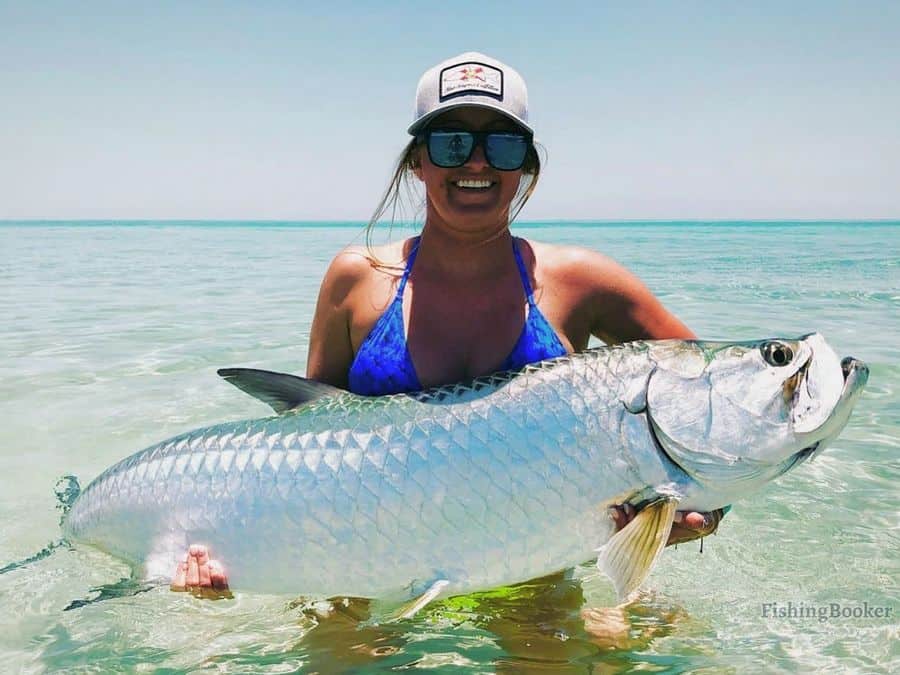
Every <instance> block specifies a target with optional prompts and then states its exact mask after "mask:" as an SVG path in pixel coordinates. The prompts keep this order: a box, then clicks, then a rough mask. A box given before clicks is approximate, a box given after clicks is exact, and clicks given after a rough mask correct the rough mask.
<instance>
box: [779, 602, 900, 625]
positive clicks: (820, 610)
mask: <svg viewBox="0 0 900 675" xmlns="http://www.w3.org/2000/svg"><path fill="white" fill-rule="evenodd" d="M761 616H762V618H764V619H800V620H804V619H814V620H816V621H818V622H819V623H825V622H826V621H839V620H842V619H890V618H892V617H893V616H894V608H893V607H884V606H879V605H870V604H869V603H868V602H863V603H862V604H859V603H856V604H852V605H850V604H846V603H841V602H830V603H828V604H825V605H814V604H812V603H808V602H797V603H794V602H787V603H786V604H784V603H779V602H764V603H763V604H762V614H761Z"/></svg>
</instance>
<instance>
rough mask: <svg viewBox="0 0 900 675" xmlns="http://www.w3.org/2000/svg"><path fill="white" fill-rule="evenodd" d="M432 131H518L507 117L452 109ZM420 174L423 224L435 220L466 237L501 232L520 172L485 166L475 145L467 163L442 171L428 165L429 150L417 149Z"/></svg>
mask: <svg viewBox="0 0 900 675" xmlns="http://www.w3.org/2000/svg"><path fill="white" fill-rule="evenodd" d="M429 128H431V129H462V130H466V131H520V129H519V127H517V126H516V124H515V122H513V121H512V120H510V119H509V118H508V117H506V116H504V115H502V114H500V113H498V112H494V111H493V110H488V109H486V108H457V109H455V110H450V111H448V112H446V113H444V114H443V115H440V116H439V117H437V118H435V120H434V121H433V122H432V123H431V124H430V125H429ZM419 162H420V167H421V168H420V169H419V170H418V171H417V172H416V173H417V175H418V176H419V178H420V179H421V180H422V181H423V182H424V183H425V194H426V196H427V208H428V214H427V216H428V218H429V219H430V220H432V221H433V220H434V219H435V218H438V219H440V221H441V222H443V223H444V224H445V225H446V226H447V227H448V228H449V229H451V230H457V231H460V232H465V233H473V234H474V233H476V232H482V231H487V232H493V231H494V230H496V229H497V228H498V227H499V226H502V227H506V225H507V224H508V220H509V206H510V203H511V202H512V200H513V197H515V195H516V191H517V190H518V188H519V181H520V179H521V178H522V171H521V169H519V170H516V171H499V170H497V169H495V168H493V167H492V166H491V165H490V164H488V163H487V160H486V159H485V156H484V148H482V147H481V145H480V144H479V145H477V146H476V147H475V149H474V150H473V151H472V156H471V157H470V158H469V161H468V162H466V163H465V164H463V165H462V166H460V167H456V168H453V169H443V168H441V167H439V166H435V165H434V164H432V163H431V160H430V159H429V157H428V149H427V148H426V147H425V146H424V145H422V146H420V147H419Z"/></svg>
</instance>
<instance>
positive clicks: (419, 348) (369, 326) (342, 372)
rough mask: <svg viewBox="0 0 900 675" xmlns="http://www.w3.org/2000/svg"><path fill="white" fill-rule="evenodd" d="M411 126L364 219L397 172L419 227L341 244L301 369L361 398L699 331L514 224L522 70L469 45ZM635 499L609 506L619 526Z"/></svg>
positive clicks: (519, 195) (526, 151) (526, 181)
mask: <svg viewBox="0 0 900 675" xmlns="http://www.w3.org/2000/svg"><path fill="white" fill-rule="evenodd" d="M409 133H410V135H411V136H412V137H413V138H412V140H411V141H410V142H409V144H408V145H407V147H406V149H405V150H404V153H403V155H402V157H401V159H400V162H399V163H398V166H397V170H396V171H395V174H394V179H393V181H392V183H391V186H390V188H389V189H388V192H387V194H386V195H385V197H384V199H383V200H382V203H381V205H380V206H379V208H378V210H377V211H376V213H375V215H374V216H373V218H372V221H371V223H370V228H371V227H372V226H373V225H374V223H375V222H376V221H377V220H378V219H379V218H380V217H381V216H382V215H383V214H384V213H385V212H386V211H387V210H388V208H390V207H396V203H397V200H398V199H399V193H400V189H401V186H402V185H403V184H404V182H405V181H410V180H413V181H420V182H421V183H422V184H423V185H424V189H425V223H424V226H423V228H422V232H421V234H420V235H419V236H417V237H413V238H411V239H407V240H406V241H402V242H398V243H394V244H389V245H386V246H381V247H374V248H372V247H366V248H351V249H347V250H345V251H343V252H341V253H339V254H338V255H337V257H335V259H334V260H333V261H332V263H331V265H330V267H329V268H328V271H327V272H326V274H325V278H324V280H323V281H322V287H321V290H320V293H319V299H318V304H317V307H316V312H315V316H314V318H313V323H312V330H311V334H310V347H309V358H308V363H307V371H306V375H307V377H309V378H312V379H315V380H319V381H321V382H326V383H328V384H332V385H335V386H337V387H342V388H345V389H349V390H350V391H353V392H356V393H359V394H364V395H384V394H392V393H398V392H403V391H415V390H419V389H423V388H427V387H432V386H437V385H442V384H448V383H454V382H459V381H463V380H469V379H471V378H473V377H477V376H479V375H485V374H488V373H491V372H496V371H499V370H510V369H517V368H521V367H522V366H524V365H526V364H528V363H533V362H536V361H540V360H542V359H545V358H552V357H555V356H561V355H563V354H566V353H571V352H574V351H579V350H582V349H585V348H586V347H587V345H588V340H589V339H590V337H591V336H592V335H594V336H597V337H598V338H600V339H602V340H603V341H604V342H606V343H607V344H612V343H617V342H626V341H629V340H636V339H642V338H693V337H694V334H693V333H692V332H691V331H690V330H689V329H688V328H687V327H686V326H685V325H684V324H683V323H681V322H680V321H679V320H678V319H677V318H675V317H674V316H673V315H672V314H670V313H669V312H668V311H667V310H666V309H665V308H664V307H663V306H662V304H661V303H660V302H659V300H657V299H656V298H655V297H654V296H653V294H652V293H651V292H650V291H649V290H648V289H647V287H646V286H644V285H643V284H642V283H641V282H640V280H639V279H637V277H635V276H634V275H633V274H631V273H630V272H628V271H627V270H626V269H624V268H623V267H621V266H620V265H618V264H616V263H615V262H614V261H612V260H610V259H609V258H607V257H605V256H603V255H601V254H599V253H596V252H594V251H589V250H586V249H582V248H577V247H573V246H557V245H553V244H544V243H539V242H531V241H526V240H524V239H520V238H516V237H513V235H512V234H511V233H510V231H509V223H510V221H511V220H512V218H514V217H515V214H516V213H518V211H519V210H520V209H521V208H522V206H523V205H524V204H525V202H526V201H527V199H528V197H529V196H530V195H531V193H532V191H533V190H534V187H535V185H536V183H537V179H538V176H539V174H540V160H539V157H538V155H537V152H536V151H535V148H534V144H533V131H532V129H531V127H530V126H529V125H528V103H527V93H526V89H525V83H524V81H523V80H522V78H521V76H520V75H519V74H518V73H517V72H516V71H514V70H513V69H511V68H510V67H508V66H506V65H505V64H503V63H501V62H499V61H497V60H495V59H492V58H490V57H487V56H485V55H483V54H478V53H475V52H469V53H466V54H461V55H460V56H457V57H455V58H453V59H449V60H447V61H444V62H443V63H440V64H438V65H437V66H435V67H434V68H432V69H430V70H428V71H427V72H426V73H425V74H424V75H423V76H422V78H421V80H420V81H419V86H418V90H417V93H416V116H415V120H414V122H413V124H412V125H411V126H410V127H409ZM633 515H634V514H633V512H632V510H631V508H630V507H628V506H626V507H624V508H621V509H616V510H615V511H614V513H612V514H611V516H612V517H613V519H614V520H615V521H616V524H617V526H618V527H622V526H624V525H625V524H626V523H627V522H628V520H630V518H631V517H633ZM721 516H722V514H721V512H717V513H714V514H706V515H705V516H704V515H703V514H699V513H688V514H681V515H680V517H679V518H676V525H675V526H674V527H673V530H672V534H671V536H670V539H669V543H670V544H671V543H676V542H679V541H686V540H689V539H693V538H696V537H700V536H705V535H706V534H709V533H710V532H711V531H713V530H714V529H715V527H716V526H717V525H718V521H719V520H720V519H721ZM225 584H226V579H225V575H224V572H223V570H222V567H221V566H220V565H217V564H216V563H215V562H210V561H209V557H208V554H207V552H206V550H205V549H204V548H203V547H191V551H190V553H189V555H188V556H187V557H186V561H185V562H184V563H182V565H181V566H180V567H179V570H178V572H177V573H176V578H175V580H174V581H173V588H175V589H177V590H182V589H186V588H193V587H208V586H213V587H224V586H225Z"/></svg>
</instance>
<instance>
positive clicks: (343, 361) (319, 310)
mask: <svg viewBox="0 0 900 675" xmlns="http://www.w3.org/2000/svg"><path fill="white" fill-rule="evenodd" d="M370 272H371V268H370V266H369V262H368V260H367V259H366V258H365V257H364V256H362V255H360V254H359V253H356V252H354V251H343V252H341V253H339V254H338V255H337V256H336V257H335V258H334V260H332V261H331V265H330V266H329V267H328V271H327V272H325V278H324V279H323V280H322V286H321V288H320V289H319V298H318V300H317V301H316V311H315V314H314V315H313V321H312V327H311V328H310V333H309V354H308V356H307V361H306V377H308V378H310V379H312V380H317V381H319V382H324V383H326V384H330V385H333V386H335V387H341V388H343V389H346V388H347V372H348V371H349V370H350V365H351V364H352V363H353V356H354V352H353V344H352V342H351V340H350V326H351V320H352V316H353V313H352V306H353V300H354V295H355V294H357V293H358V292H359V287H360V286H361V285H362V282H363V280H364V279H365V277H366V275H368V274H369V273H370Z"/></svg>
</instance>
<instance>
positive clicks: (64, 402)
mask: <svg viewBox="0 0 900 675" xmlns="http://www.w3.org/2000/svg"><path fill="white" fill-rule="evenodd" d="M514 230H515V231H516V233H517V234H519V235H520V236H525V237H529V238H534V239H542V240H547V241H556V242H565V243H573V244H581V245H585V246H589V247H592V248H596V249H598V250H601V251H603V252H605V253H607V254H608V255H611V256H612V257H614V258H616V259H617V260H619V261H620V262H622V263H624V264H625V265H627V266H628V267H629V268H631V269H632V270H634V271H635V272H636V273H637V274H638V275H639V276H641V277H642V278H643V279H644V281H645V282H646V283H647V284H648V285H649V286H650V288H651V289H652V290H653V291H654V292H656V293H657V295H659V297H660V298H661V299H662V300H663V302H664V303H665V304H666V305H667V306H668V307H669V308H670V309H671V310H672V311H674V312H675V313H676V314H677V315H678V316H679V317H680V318H682V319H683V320H684V321H685V322H686V323H687V324H688V325H690V326H691V327H692V328H693V329H694V330H695V331H696V332H697V333H698V334H700V335H701V336H703V337H706V338H716V339H729V340H739V339H755V338H761V337H768V336H779V335H780V336H796V335H801V334H804V333H807V332H811V331H814V330H815V331H819V332H821V333H823V334H824V335H825V336H826V338H827V339H828V340H829V342H830V343H831V344H832V346H834V347H835V349H836V351H837V352H838V353H839V354H842V355H846V354H852V355H853V356H856V357H858V358H861V359H863V360H864V361H866V362H867V363H868V364H869V366H870V369H871V375H870V379H869V385H868V387H867V389H866V391H865V393H864V394H863V397H862V398H861V399H860V401H859V403H858V404H857V407H856V410H855V412H854V415H853V417H852V418H851V420H850V423H849V425H848V426H847V428H846V429H845V431H844V433H843V435H842V436H841V437H840V439H838V441H836V442H835V443H834V444H833V446H832V447H830V448H828V450H827V451H826V452H825V453H823V454H822V455H821V456H820V457H819V458H818V459H817V460H816V461H814V462H812V463H809V464H805V465H803V466H802V467H800V468H798V469H797V470H796V471H794V472H792V473H790V474H788V475H786V476H784V477H783V478H782V479H780V480H779V481H778V482H777V483H774V484H772V485H770V486H769V487H768V488H767V489H766V490H765V491H764V492H763V493H761V494H760V495H758V496H756V497H754V498H753V499H749V500H745V501H742V502H739V503H737V504H736V505H735V506H734V509H733V510H732V512H731V513H730V514H729V516H728V517H727V518H726V520H725V521H724V523H723V525H722V527H721V528H720V531H719V533H718V534H717V535H715V536H713V537H709V538H707V540H706V541H705V544H704V550H703V553H702V554H701V553H700V551H699V544H696V543H693V544H688V545H682V546H679V547H678V548H677V549H674V548H669V549H667V551H666V552H665V553H664V555H663V557H662V559H661V562H660V564H659V566H658V567H657V569H656V570H655V572H654V573H653V575H652V576H651V579H650V582H649V583H648V585H647V587H648V591H647V593H646V596H645V597H644V598H643V599H642V600H641V601H640V602H639V603H638V604H636V605H635V606H633V607H631V608H629V609H628V610H627V611H626V612H625V613H624V614H622V615H616V614H614V613H610V612H603V611H601V610H600V609H598V608H602V607H605V606H608V605H609V604H610V603H611V602H612V599H613V596H612V592H611V590H610V588H609V586H608V585H607V583H606V582H605V580H604V579H603V578H601V577H599V576H598V575H597V573H596V572H595V571H594V570H593V569H592V567H591V566H590V565H585V566H583V567H581V568H579V569H578V570H576V573H575V575H574V578H571V579H563V578H555V579H548V580H542V581H536V582H531V583H528V584H525V585H522V586H520V587H516V588H513V589H501V590H498V591H496V592H491V593H485V594H480V595H478V596H468V597H465V598H456V599H451V600H449V601H446V602H444V603H440V604H437V605H436V606H434V607H432V608H429V609H428V610H426V611H425V612H423V613H421V614H420V615H419V616H417V617H416V618H415V619H413V620H411V621H406V622H401V623H398V624H394V625H391V626H371V625H366V624H365V623H363V624H362V626H360V625H359V624H358V619H359V617H360V615H364V614H365V611H364V608H363V607H360V606H359V605H358V604H352V603H351V604H350V605H349V606H348V607H343V606H341V607H338V608H337V609H336V610H335V611H334V612H333V613H332V614H331V616H330V617H329V618H327V619H322V618H319V617H318V616H317V615H316V614H315V613H314V612H312V611H310V610H308V609H306V608H304V607H302V606H296V603H292V602H291V600H290V598H284V597H269V596H258V595H251V594H242V593H238V594H237V595H236V597H235V599H233V600H223V601H217V602H211V601H200V600H197V599H195V598H192V597H190V596H188V595H186V594H175V593H171V592H169V591H168V590H167V589H165V588H150V589H149V590H144V591H143V592H140V593H137V594H131V592H133V590H135V589H131V592H124V593H123V594H122V595H121V597H110V598H108V599H104V600H102V601H97V602H93V603H90V604H86V605H84V606H82V607H79V608H77V609H72V610H68V611H66V610H65V608H66V607H67V606H69V605H70V603H72V602H73V601H78V600H84V599H91V598H94V597H96V596H97V595H98V593H97V592H94V591H92V590H91V589H93V588H98V587H101V586H109V585H110V584H115V583H116V582H118V581H119V580H120V579H123V578H125V577H127V576H128V574H129V570H128V568H127V567H126V566H125V565H123V564H122V563H120V562H118V561H116V560H114V559H112V558H110V557H108V556H105V555H103V554H101V553H98V552H93V551H90V550H88V549H83V550H66V549H59V550H56V551H55V552H54V553H53V554H52V555H50V556H49V557H47V558H45V559H43V560H39V561H37V562H35V563H33V564H31V565H28V566H25V567H22V568H19V569H15V570H13V571H10V572H8V573H5V574H2V575H0V670H2V671H4V672H14V671H25V672H41V671H59V670H66V671H76V672H77V671H109V670H125V671H132V670H157V669H174V670H176V671H180V670H214V671H222V672H292V671H294V670H297V669H300V670H303V671H305V672H314V671H319V672H335V671H341V670H344V671H346V670H350V671H353V672H366V671H370V670H371V671H375V670H388V669H396V670H418V669H429V670H434V671H437V672H496V671H501V672H572V673H587V672H596V673H607V672H619V671H623V670H632V669H633V670H643V671H650V672H684V671H691V672H745V671H760V670H766V671H770V672H772V671H774V672H794V671H797V670H801V671H812V670H822V669H824V670H831V671H833V672H846V671H860V672H897V671H900V639H898V638H900V630H898V625H900V622H898V616H900V591H898V579H900V553H898V551H900V520H898V513H900V509H898V507H900V499H898V492H900V491H898V486H900V464H898V451H900V405H898V400H897V395H898V391H900V358H898V357H900V346H898V334H900V331H898V329H900V223H866V224H859V223H857V224H845V223H649V224H647V223H641V224H638V223H626V224H597V223H593V224H589V223H582V224H577V225H571V224H568V225H567V224H553V223H543V224H523V225H518V226H516V227H515V228H514ZM360 232H361V227H360V226H359V225H355V224H344V225H324V224H306V225H303V226H299V225H290V224H280V225H279V224H262V223H232V224H221V225H214V224H190V223H182V224H171V223H168V224H166V223H143V224H127V225H117V224H110V223H93V224H89V223H80V224H72V223H68V224H60V223H57V224H52V223H30V224H16V223H2V224H0V316H2V317H3V321H2V322H0V346H2V355H3V358H2V359H0V419H2V424H0V568H2V567H3V566H4V565H6V564H7V563H9V562H12V561H16V560H20V559H23V558H26V557H28V556H30V555H32V554H34V553H35V552H37V551H39V550H40V549H41V548H42V547H44V546H45V545H46V544H48V542H51V541H53V540H55V539H57V538H58V536H59V529H58V519H59V514H58V513H57V511H56V509H55V503H56V498H55V496H54V493H53V489H54V484H55V483H56V480H57V479H58V478H59V477H60V476H62V475H64V474H75V475H77V476H79V478H80V479H81V480H82V483H83V484H86V483H87V481H89V480H90V479H91V478H93V477H94V476H96V475H97V474H98V473H99V472H100V471H101V470H102V469H103V468H105V467H106V466H108V465H109V464H111V463H113V462H114V461H117V460H118V459H120V458H122V457H124V456H126V455H128V454H131V453H133V452H135V451H137V450H139V449H141V448H143V447H146V446H147V445H150V444H151V443H153V442H156V441H158V440H161V439H163V438H166V437H169V436H171V435H174V434H176V433H179V432H181V431H185V430H188V429H192V428H195V427H198V426H201V425H206V424H210V423H214V422H219V421H223V420H226V419H239V418H244V417H253V416H261V415H264V414H267V411H268V408H266V407H265V406H263V405H262V404H260V403H257V402H255V401H253V400H252V399H250V398H249V397H247V396H245V395H243V394H241V393H240V392H237V391H236V390H235V389H234V388H232V387H230V386H228V385H227V384H225V383H223V382H221V381H220V380H219V378H218V377H217V376H216V375H215V369H216V368H218V367H222V366H229V365H243V366H251V367H261V368H267V369H272V370H283V371H287V372H295V373H302V372H303V371H304V369H305V359H306V349H307V338H308V332H309V322H310V318H311V315H312V311H313V306H314V303H315V297H316V293H317V290H318V284H319V281H320V279H321V277H322V274H323V272H324V270H325V267H326V266H327V264H328V261H329V260H330V258H331V257H332V256H333V254H334V253H335V252H336V251H337V250H338V249H340V248H341V247H342V246H344V245H347V244H349V243H351V242H354V241H355V242H359V241H360V240H361V237H360ZM411 232H412V230H409V231H407V230H404V229H403V228H397V229H395V231H394V233H393V236H394V237H398V236H404V235H406V234H409V233H411ZM261 564H264V561H263V562H262V563H261ZM323 564H327V561H323ZM129 588H130V587H128V585H127V584H126V585H124V591H129ZM771 603H776V604H777V606H778V607H779V608H781V609H783V610H785V612H786V614H787V615H785V616H772V615H771V614H772V611H771V610H772V607H771ZM864 603H868V606H869V607H870V608H890V610H891V616H889V617H875V616H869V617H866V616H862V617H856V618H854V617H853V616H849V617H843V616H839V617H831V616H830V613H831V609H832V605H836V606H839V608H840V611H844V610H848V611H849V612H850V613H851V614H852V612H853V610H854V609H856V608H863V607H864ZM764 605H768V606H769V609H768V611H766V610H765V609H764ZM820 608H824V610H825V611H826V614H828V616H826V617H824V619H825V620H821V618H820V617H819V616H818V615H816V616H814V617H811V616H797V614H798V613H799V614H804V613H805V612H810V611H813V610H815V611H818V610H819V609H820ZM585 610H588V612H587V616H588V624H589V627H590V628H591V629H592V631H593V632H589V631H588V630H586V627H585V619H584V618H583V617H582V613H583V612H584V611H585ZM317 623H318V626H317V627H315V629H313V626H315V625H316V624H317ZM601 626H605V629H601Z"/></svg>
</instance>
